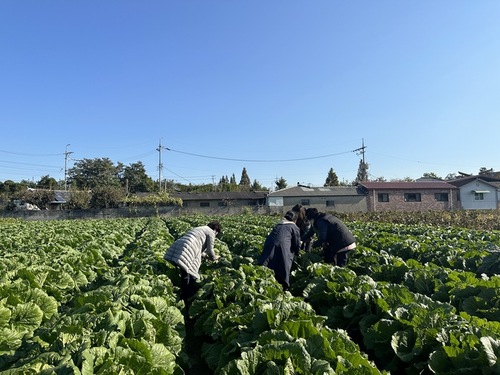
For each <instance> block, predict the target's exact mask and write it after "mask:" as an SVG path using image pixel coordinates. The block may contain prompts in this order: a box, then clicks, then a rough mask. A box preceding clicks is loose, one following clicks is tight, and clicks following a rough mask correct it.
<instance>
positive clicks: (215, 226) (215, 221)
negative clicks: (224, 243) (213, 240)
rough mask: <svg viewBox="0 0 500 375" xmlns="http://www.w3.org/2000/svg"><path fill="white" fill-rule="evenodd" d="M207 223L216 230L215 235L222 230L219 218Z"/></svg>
mask: <svg viewBox="0 0 500 375" xmlns="http://www.w3.org/2000/svg"><path fill="white" fill-rule="evenodd" d="M207 225H208V227H209V228H211V229H212V230H213V231H214V232H215V235H218V234H219V233H221V232H222V226H221V225H220V223H219V222H218V221H217V220H214V221H211V222H210V223H208V224H207Z"/></svg>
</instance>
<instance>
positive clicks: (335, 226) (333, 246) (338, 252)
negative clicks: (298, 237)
mask: <svg viewBox="0 0 500 375" xmlns="http://www.w3.org/2000/svg"><path fill="white" fill-rule="evenodd" d="M306 218H307V220H308V221H309V222H311V223H312V225H311V229H310V230H309V232H307V233H306V234H305V235H304V236H303V237H302V240H303V241H305V240H307V239H311V238H312V236H314V234H316V235H317V237H318V238H317V240H316V241H314V242H313V243H312V247H313V248H314V247H322V248H323V251H324V260H325V262H326V263H332V264H335V265H337V266H339V267H345V266H346V265H347V262H348V259H349V251H350V250H353V249H355V248H356V239H355V238H354V235H353V234H352V233H351V231H350V230H349V228H347V226H346V225H345V224H344V223H343V222H342V221H341V220H340V219H339V218H337V217H335V216H333V215H330V214H326V213H323V212H318V209H316V208H308V209H307V210H306Z"/></svg>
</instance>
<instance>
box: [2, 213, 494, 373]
mask: <svg viewBox="0 0 500 375" xmlns="http://www.w3.org/2000/svg"><path fill="white" fill-rule="evenodd" d="M214 218H215V219H218V220H219V221H221V223H222V224H223V233H222V236H221V237H220V240H218V241H217V245H216V251H217V252H218V253H219V254H221V255H222V259H221V260H220V261H219V262H217V263H204V264H203V265H202V270H201V271H202V272H201V273H202V275H203V279H202V280H201V286H202V287H201V289H200V291H199V293H198V294H197V296H196V299H195V301H194V302H193V304H192V305H191V308H190V310H189V312H185V311H184V304H183V302H182V300H181V299H180V298H179V288H178V285H179V283H180V280H179V275H178V273H177V270H176V269H175V268H174V267H173V266H172V265H170V264H169V263H167V262H165V261H164V260H163V259H162V257H163V254H164V252H165V250H166V248H167V247H168V246H169V245H170V244H171V243H172V241H173V240H174V239H176V238H178V237H180V236H182V235H183V234H184V233H185V232H186V231H187V230H189V229H191V228H192V227H194V226H197V225H203V224H206V223H207V222H208V221H209V220H212V219H214ZM278 220H279V218H277V217H273V216H257V215H234V216H219V217H207V216H183V217H179V218H171V219H160V218H136V219H113V220H95V221H60V222H23V221H3V222H1V223H0V226H1V233H2V234H1V235H0V256H1V257H2V260H3V262H2V263H0V373H2V374H3V373H5V374H30V373H41V374H54V373H57V374H120V373H121V374H182V373H207V374H208V373H214V374H270V373H276V374H278V373H279V374H295V373H298V374H300V373H302V374H325V373H326V374H380V373H385V372H388V371H390V372H391V373H394V374H417V373H418V374H430V373H437V374H458V373H464V374H469V373H481V374H495V373H500V361H499V360H498V357H499V356H500V298H499V292H498V290H499V288H498V287H499V285H500V279H499V277H498V276H497V274H499V273H500V272H498V271H499V268H498V267H499V264H500V262H499V251H498V250H499V244H500V234H499V233H498V232H495V231H480V230H477V231H473V230H465V229H463V228H454V227H449V226H447V227H446V228H444V227H443V228H439V227H436V226H428V225H423V224H415V225H402V224H388V223H376V222H361V221H350V222H348V225H349V227H350V228H351V229H352V230H353V232H354V233H355V235H356V237H357V241H358V248H357V249H356V251H355V252H353V254H352V257H351V259H350V262H349V265H348V267H346V268H343V269H341V268H338V267H334V266H331V265H327V264H324V263H323V262H322V257H321V253H319V252H317V251H313V252H312V253H308V254H305V253H302V254H301V256H300V257H299V258H297V259H296V262H295V264H294V268H293V274H292V288H291V293H289V292H286V293H283V291H282V289H281V286H280V285H279V284H278V283H277V282H276V281H275V280H274V277H273V274H272V272H271V271H270V270H268V269H267V268H264V267H260V266H256V262H255V260H256V259H257V257H258V256H259V255H260V252H261V250H262V245H263V242H264V240H265V237H266V236H267V234H268V233H269V232H270V230H271V228H272V227H273V226H274V224H275V223H276V222H277V221H278ZM197 362H198V363H197ZM197 364H198V365H199V366H197ZM200 369H202V370H203V372H200Z"/></svg>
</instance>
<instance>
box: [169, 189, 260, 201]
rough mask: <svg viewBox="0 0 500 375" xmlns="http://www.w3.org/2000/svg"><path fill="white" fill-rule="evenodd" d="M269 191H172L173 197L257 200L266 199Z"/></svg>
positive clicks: (185, 198) (185, 199)
mask: <svg viewBox="0 0 500 375" xmlns="http://www.w3.org/2000/svg"><path fill="white" fill-rule="evenodd" d="M267 194H268V193H267V191H212V192H206V193H170V194H169V195H170V196H171V197H172V198H181V199H182V200H183V201H188V200H218V199H220V200H252V199H253V200H257V199H265V198H266V196H267Z"/></svg>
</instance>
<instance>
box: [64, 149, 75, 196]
mask: <svg viewBox="0 0 500 375" xmlns="http://www.w3.org/2000/svg"><path fill="white" fill-rule="evenodd" d="M68 146H70V144H69V143H68V144H67V145H66V150H65V151H64V190H68V183H67V177H66V176H67V174H68V157H69V155H71V154H72V153H73V152H71V151H68Z"/></svg>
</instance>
